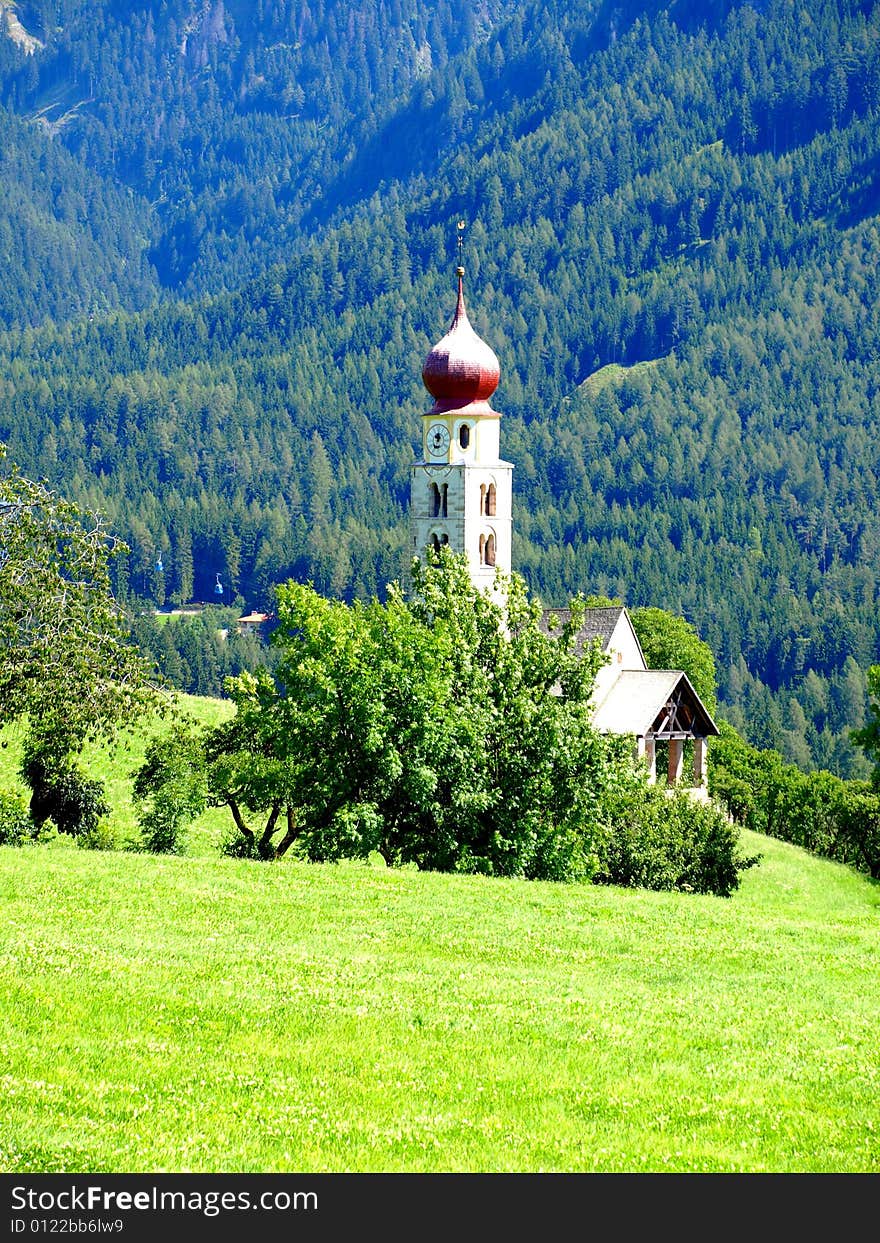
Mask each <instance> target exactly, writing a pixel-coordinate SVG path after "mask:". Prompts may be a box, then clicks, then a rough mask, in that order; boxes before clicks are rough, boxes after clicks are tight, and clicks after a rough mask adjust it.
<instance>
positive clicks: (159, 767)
mask: <svg viewBox="0 0 880 1243" xmlns="http://www.w3.org/2000/svg"><path fill="white" fill-rule="evenodd" d="M133 793H134V801H135V806H136V807H137V818H138V823H139V824H140V828H141V842H142V844H143V846H144V848H145V849H146V850H150V851H152V852H153V853H154V854H180V853H181V851H182V849H183V830H184V827H185V826H187V825H188V824H189V823H190V822H191V821H192V820H194V819H195V817H196V816H198V815H199V813H200V812H202V811H203V810H204V807H205V800H206V797H207V791H206V786H205V760H204V749H203V746H202V742H201V739H200V738H199V737H197V736H196V735H195V734H194V733H192V732H191V730H190V729H189V728H188V727H187V726H185V725H175V726H173V727H172V729H171V730H170V731H169V733H167V734H165V735H164V736H162V737H160V738H154V739H153V741H152V742H151V743H150V745H149V746H148V747H147V753H146V756H145V758H144V762H143V764H142V765H141V767H140V768H139V769H138V770H137V772H136V773H135V774H134V790H133Z"/></svg>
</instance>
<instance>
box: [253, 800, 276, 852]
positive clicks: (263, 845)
mask: <svg viewBox="0 0 880 1243" xmlns="http://www.w3.org/2000/svg"><path fill="white" fill-rule="evenodd" d="M280 814H281V804H280V802H279V803H273V804H272V810H271V811H270V812H269V819H268V820H267V821H266V827H265V829H263V836H262V837H261V838H260V840H259V843H258V845H257V850H258V851H259V852H260V858H261V859H274V858H275V848H274V847H273V845H272V834H273V833H274V832H275V826H276V824H277V823H278V817H279V815H280Z"/></svg>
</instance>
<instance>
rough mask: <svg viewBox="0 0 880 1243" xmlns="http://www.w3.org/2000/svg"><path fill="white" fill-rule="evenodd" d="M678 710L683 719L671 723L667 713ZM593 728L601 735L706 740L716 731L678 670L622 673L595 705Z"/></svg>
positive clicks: (700, 702)
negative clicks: (665, 736)
mask: <svg viewBox="0 0 880 1243" xmlns="http://www.w3.org/2000/svg"><path fill="white" fill-rule="evenodd" d="M670 705H673V706H675V707H677V708H679V710H680V711H679V716H680V718H681V717H685V716H689V717H690V721H689V722H688V723H687V724H685V722H684V720H683V719H679V720H677V721H676V720H674V719H673V720H670V719H669V717H670V712H669V711H667V709H668V708H669V707H670ZM672 715H673V717H674V715H675V713H674V711H673V713H672ZM593 725H594V726H595V728H596V729H597V730H599V731H600V733H603V734H635V735H636V737H644V736H645V735H647V734H655V735H657V736H660V737H662V736H664V735H667V736H668V735H669V734H670V733H671V734H676V735H679V736H680V735H682V734H686V735H688V736H691V737H701V738H708V737H712V736H713V735H715V734H717V733H718V727H717V725H716V724H715V722H714V721H713V720H712V717H711V716H710V715H709V712H708V711H707V709H706V706H705V704H704V703H703V701H702V700H701V699H700V697H699V695H698V694H697V692H696V691H695V690H694V688H693V686H692V685H691V683H690V679H689V678H688V676H687V674H686V673H682V671H681V670H680V669H623V670H621V672H620V673H619V674H618V675H617V678H616V679H615V681H614V682H613V683H612V685H611V686H610V688H609V689H608V691H607V692H606V694H605V695H604V696H603V697H602V699H601V700H600V701H599V703H598V704H597V705H596V710H595V712H594V714H593Z"/></svg>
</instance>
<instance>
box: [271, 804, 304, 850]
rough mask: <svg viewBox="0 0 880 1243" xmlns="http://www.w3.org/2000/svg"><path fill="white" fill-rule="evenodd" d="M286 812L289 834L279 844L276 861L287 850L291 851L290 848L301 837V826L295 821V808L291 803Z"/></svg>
mask: <svg viewBox="0 0 880 1243" xmlns="http://www.w3.org/2000/svg"><path fill="white" fill-rule="evenodd" d="M285 810H286V812H287V832H286V833H285V834H284V836H283V837H282V839H281V841H280V842H279V843H278V846H277V849H276V851H275V858H276V859H280V858H281V856H282V855H283V854H284V853H285V852H286V851H287V850H289V849H290V847H291V846H292V845H293V843H294V842H295V841H296V839H297V837H298V836H299V826H298V825H297V824H296V822H295V821H294V817H293V808H292V807H291V805H290V803H288V804H287V807H286V809H285Z"/></svg>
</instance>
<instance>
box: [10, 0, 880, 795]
mask: <svg viewBox="0 0 880 1243" xmlns="http://www.w3.org/2000/svg"><path fill="white" fill-rule="evenodd" d="M707 7H708V6H704V5H702V4H697V3H681V2H679V3H660V2H655V3H625V2H620V3H611V2H609V3H586V2H582V3H569V4H565V5H562V4H552V3H544V4H537V3H529V2H526V0H520V2H516V0H510V3H495V4H491V3H490V4H485V5H483V6H473V5H470V4H465V3H461V4H459V3H457V2H452V0H450V2H449V3H447V4H439V5H431V6H428V5H426V4H421V3H416V2H415V0H412V2H410V3H405V2H404V0H400V2H399V3H384V2H379V0H371V2H368V0H362V2H360V3H354V4H345V5H343V4H341V3H339V4H335V3H330V2H327V3H319V2H316V3H311V4H306V3H304V2H298V0H289V2H287V3H285V2H282V0H263V3H261V4H253V5H251V4H234V3H232V2H231V0H230V2H228V3H225V4H223V3H222V2H220V0H218V2H217V3H210V4H193V3H185V2H184V0H179V2H178V3H164V4H148V3H143V4H132V5H128V6H125V10H124V12H122V13H121V12H120V10H119V6H115V5H112V4H109V3H106V4H89V5H85V4H82V3H79V2H77V0H68V2H67V3H59V4H57V5H53V4H49V3H44V4H42V5H31V6H27V5H19V6H18V12H19V14H20V15H21V19H22V22H23V24H24V25H25V27H26V28H27V29H29V30H31V31H32V33H34V34H35V35H36V36H38V37H39V38H40V40H41V41H42V42H43V43H44V44H45V47H44V48H43V49H42V50H40V49H38V50H37V51H35V52H34V53H33V54H27V53H25V52H24V51H23V50H22V49H21V48H19V47H18V46H17V45H15V44H14V43H13V42H12V41H11V40H7V41H5V42H4V41H3V40H0V46H2V53H0V56H2V62H0V67H2V74H0V91H2V99H3V102H4V103H5V105H6V107H7V108H8V109H10V110H12V111H13V112H14V113H15V114H16V117H17V118H18V119H15V120H13V119H11V118H10V119H8V120H7V121H4V126H3V134H4V137H3V139H2V141H3V142H6V141H7V138H6V135H7V134H9V135H12V138H10V139H9V140H8V141H10V142H13V141H18V142H20V144H21V148H22V150H23V151H25V150H26V151H27V152H28V153H29V154H28V157H27V158H28V160H29V162H30V165H29V166H30V168H31V174H30V181H28V180H27V179H26V178H25V179H22V180H21V183H20V185H19V194H20V196H21V199H22V205H21V207H20V209H19V211H18V215H17V216H16V220H17V221H18V223H17V224H13V225H12V226H11V227H12V228H13V229H15V228H33V230H34V231H35V233H36V236H37V237H38V238H39V239H40V245H41V247H42V253H43V254H44V258H43V259H42V260H41V261H40V264H39V266H40V269H41V277H40V281H41V282H42V283H39V282H37V281H36V280H34V281H30V280H29V278H28V273H27V259H25V260H23V261H22V265H21V267H20V268H19V269H18V270H19V271H20V272H21V273H22V275H21V277H20V278H19V276H18V275H17V273H16V274H15V275H14V277H13V279H12V280H11V281H10V282H9V288H7V289H4V290H2V291H0V306H3V307H4V308H5V310H4V315H5V322H6V323H7V325H8V327H7V329H6V331H5V332H3V333H2V334H0V439H5V440H7V441H8V443H9V445H10V449H11V451H12V454H13V456H14V457H15V458H17V460H18V461H19V462H20V463H21V465H22V466H23V468H25V469H26V470H28V471H30V472H32V473H38V474H44V475H47V476H48V477H49V479H50V480H51V481H52V482H53V483H54V484H56V485H57V486H59V487H63V488H64V489H65V490H67V491H69V492H71V493H73V494H74V495H75V496H76V497H77V498H78V499H80V500H84V501H86V502H88V503H89V504H91V505H94V506H97V507H100V508H102V509H104V510H105V511H107V512H108V513H109V515H110V517H111V519H112V521H113V523H114V525H115V526H116V527H117V528H118V529H119V530H120V532H121V533H122V534H123V535H124V536H125V537H126V538H127V539H128V540H129V541H130V543H131V545H132V553H131V556H130V558H129V560H128V565H127V567H125V571H124V573H123V575H122V577H121V581H120V587H121V588H122V589H123V590H126V591H129V592H131V593H134V594H136V595H143V596H145V597H150V598H152V599H164V598H168V599H176V600H185V599H189V598H191V597H192V596H195V597H196V598H202V599H205V598H209V596H210V593H211V589H212V586H213V584H214V581H215V577H216V575H217V574H220V575H221V576H222V578H223V581H224V582H225V583H226V584H227V598H228V595H229V594H230V593H236V592H237V593H239V594H240V596H241V597H242V598H243V599H245V600H246V601H247V602H248V604H249V605H253V606H257V605H260V604H266V603H267V602H268V600H269V596H270V588H271V584H272V583H273V582H275V581H278V580H280V579H283V578H285V577H287V576H288V575H290V574H293V575H295V576H296V577H297V578H300V579H311V580H312V581H314V582H315V584H316V585H317V586H318V587H319V588H320V589H321V590H324V591H326V592H329V593H332V594H338V595H343V596H351V595H364V594H368V593H370V592H373V591H380V592H381V591H382V589H383V586H384V583H385V582H386V581H388V580H389V579H391V578H395V577H398V576H399V575H400V572H401V568H402V565H403V560H404V557H405V553H406V500H407V489H408V467H409V463H410V461H411V460H412V454H413V449H414V447H415V444H416V441H417V437H418V434H419V426H418V425H419V417H418V416H419V414H420V413H421V411H422V410H424V409H425V408H426V404H425V403H426V394H425V393H424V390H423V389H422V386H421V382H420V369H421V363H422V360H423V357H424V354H425V353H426V351H427V349H428V348H429V346H430V345H431V344H432V343H433V342H434V341H435V340H436V339H437V338H438V337H439V336H440V335H442V333H443V331H445V328H446V326H447V323H448V320H449V317H450V315H451V311H452V307H453V278H452V268H453V265H454V262H455V254H454V235H455V221H456V220H457V219H459V218H462V219H464V220H465V221H467V224H468V228H467V230H466V239H467V245H466V263H467V267H468V277H467V295H468V301H469V307H470V310H471V318H472V320H473V322H474V324H475V326H476V327H477V329H478V331H480V332H481V333H482V335H484V336H485V337H486V339H487V340H488V341H489V342H490V344H491V345H492V346H493V348H494V349H495V351H496V353H497V354H498V355H499V358H500V360H501V364H502V379H501V385H500V388H499V391H498V394H497V398H496V406H497V408H498V409H500V410H502V411H503V413H504V415H505V419H504V422H503V424H502V436H503V446H504V453H505V456H506V457H507V458H508V459H509V460H511V461H512V462H513V463H514V465H515V474H514V489H515V492H514V496H515V531H516V537H515V545H514V561H515V564H516V566H517V568H519V569H521V570H522V571H523V573H524V574H525V575H526V577H527V579H528V580H529V582H530V584H531V585H532V586H533V587H534V588H535V589H536V590H538V591H539V592H540V593H541V595H542V596H543V598H544V599H545V602H546V603H548V604H551V603H561V602H562V601H563V600H564V598H565V596H566V595H567V594H570V593H573V592H575V591H577V590H584V591H586V592H604V593H608V594H611V595H615V596H619V597H621V598H623V599H624V600H625V601H626V602H627V603H628V604H630V605H643V604H653V605H659V606H662V607H666V608H668V609H671V610H673V611H675V612H681V613H684V614H685V615H686V616H687V617H688V618H689V619H690V620H691V621H692V622H693V623H694V624H695V625H696V627H697V629H698V630H699V632H700V634H701V635H702V636H703V637H704V638H705V639H706V640H707V641H708V642H709V643H710V644H711V646H712V647H713V649H714V650H715V652H716V655H717V658H718V665H719V672H720V675H721V686H720V692H721V699H722V702H723V705H724V707H723V711H724V712H725V713H726V714H727V715H728V716H729V717H730V719H732V720H733V721H734V722H735V723H736V724H737V725H738V726H740V727H742V728H743V729H744V731H745V733H746V734H747V736H748V737H749V738H750V739H751V740H752V741H754V742H756V743H758V744H760V745H775V746H778V747H779V748H780V749H781V750H782V751H783V752H784V753H785V754H786V756H787V757H788V758H790V759H793V760H795V761H797V762H798V763H801V764H804V765H808V764H810V763H818V764H822V765H825V766H828V767H831V768H832V769H834V770H835V771H838V772H842V773H849V772H854V771H857V765H858V762H859V761H858V759H857V757H856V755H855V753H854V752H853V749H852V748H851V747H850V745H849V743H848V740H847V731H848V729H849V728H850V727H851V726H854V725H858V724H860V722H861V719H862V717H863V714H864V710H865V689H864V670H865V668H866V667H867V665H868V664H870V663H871V662H872V661H876V660H877V659H878V658H880V610H878V573H880V571H878V552H880V447H878V446H880V439H878V436H877V423H878V419H880V311H878V305H880V301H878V293H880V276H878V260H880V126H878V116H880V4H878V3H877V2H875V0H870V2H867V0H864V2H860V0H812V2H811V3H809V4H802V3H795V2H794V0H768V2H767V3H761V4H757V3H751V4H749V3H736V2H730V3H725V4H718V5H713V6H711V11H710V12H708V13H707V12H706V9H707ZM29 23H30V24H29ZM53 97H57V99H58V103H57V104H55V105H54V108H55V111H54V112H53V111H51V100H52V98H53ZM74 106H75V110H74V111H73V115H69V114H70V112H71V110H73V109H74ZM47 107H48V108H50V111H49V112H48V113H47V112H46V109H47ZM38 114H39V115H40V116H41V117H42V118H43V119H42V120H40V119H38ZM47 116H49V118H50V120H53V124H54V123H55V122H57V121H59V120H60V119H61V118H62V117H65V118H66V120H65V122H64V123H63V124H60V125H57V124H55V125H54V129H53V131H52V133H51V134H50V133H49V132H47V128H46V122H45V118H46V117H47ZM68 166H69V167H70V170H71V171H70V178H71V184H73V185H76V186H78V187H79V189H78V191H77V193H78V194H79V195H80V197H81V199H82V202H83V203H86V204H88V203H90V202H92V200H93V199H94V201H95V203H96V204H98V203H99V204H100V207H101V210H100V211H98V210H97V207H96V209H95V217H94V220H93V219H92V213H91V211H90V210H82V209H80V208H79V207H77V208H76V209H74V210H73V212H72V213H71V212H68V216H67V221H68V227H67V232H66V233H64V232H62V231H60V230H55V231H53V230H54V225H55V221H56V219H62V218H63V208H62V206H61V204H60V196H61V191H62V189H64V188H66V187H67V185H68V181H67V177H66V175H62V173H60V172H56V170H59V169H64V168H67V167H68ZM44 169H46V170H50V169H51V170H52V171H51V173H50V172H44V171H43V170H44ZM4 175H6V176H8V175H9V174H8V173H6V174H4ZM77 178H79V180H78V181H77ZM53 196H54V198H53ZM90 196H91V197H90ZM30 202H33V204H34V207H33V209H32V210H30V209H29V208H28V203H30ZM22 222H24V223H22ZM114 222H115V223H114ZM77 231H79V232H81V234H82V244H81V245H74V246H73V250H74V252H75V254H76V256H77V258H78V261H79V264H80V267H79V269H78V276H77V279H76V280H74V279H72V278H71V276H70V275H68V274H67V269H66V268H65V262H64V260H63V258H62V256H63V253H64V250H63V247H62V245H61V241H60V240H56V239H59V238H62V237H63V238H64V240H65V242H66V241H67V239H69V238H75V237H76V236H78V233H77ZM13 236H16V235H15V234H13ZM101 265H103V267H102V266H101ZM102 288H105V289H106V290H107V292H106V299H105V301H104V302H103V303H102V302H101V301H100V299H98V298H96V297H95V296H94V294H93V292H92V291H99V290H101V289H102ZM108 303H109V306H108V305H107V304H108ZM86 307H88V311H89V313H88V314H83V313H82V312H83V311H84V310H85V309H86ZM157 554H161V561H162V567H163V568H162V572H161V574H157V572H156V570H155V564H156V559H157ZM200 689H204V688H200Z"/></svg>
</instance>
